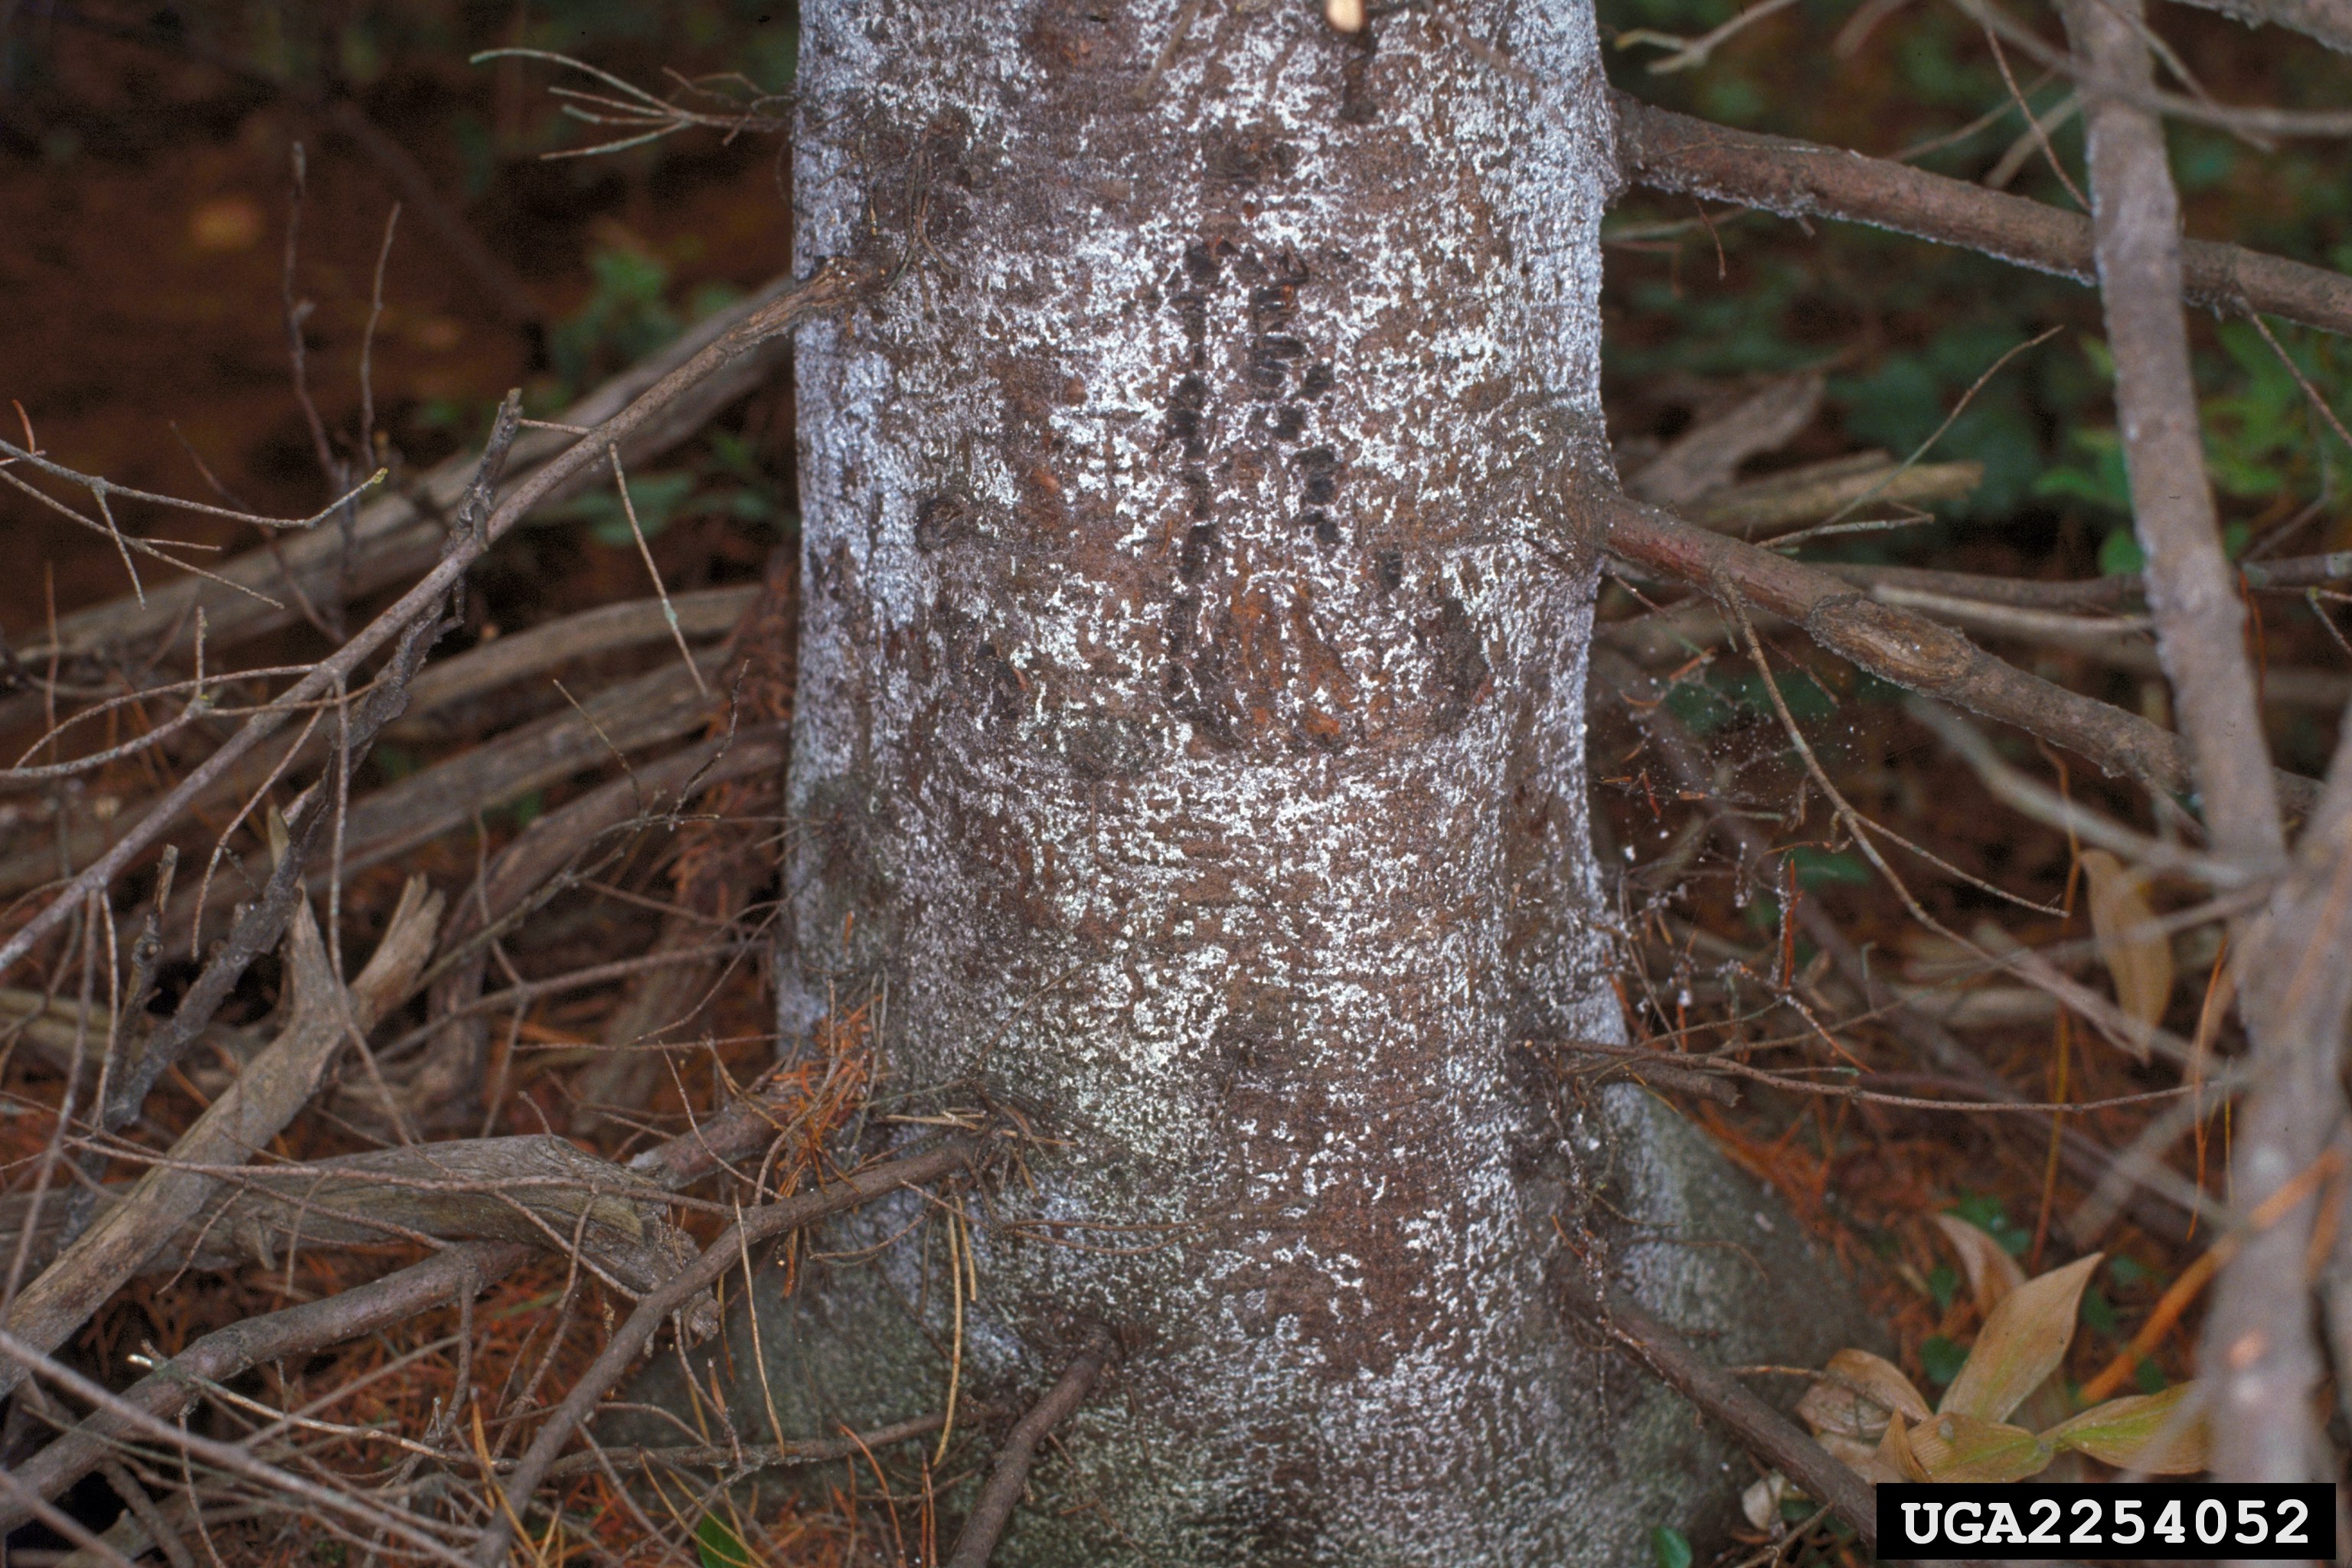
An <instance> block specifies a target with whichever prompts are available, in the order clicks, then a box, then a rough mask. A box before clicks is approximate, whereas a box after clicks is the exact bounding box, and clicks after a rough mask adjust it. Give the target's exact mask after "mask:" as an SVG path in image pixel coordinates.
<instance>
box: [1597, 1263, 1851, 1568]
mask: <svg viewBox="0 0 2352 1568" xmlns="http://www.w3.org/2000/svg"><path fill="white" fill-rule="evenodd" d="M1596 1294H1597V1295H1598V1297H1599V1299H1598V1300H1582V1301H1579V1302H1578V1303H1577V1305H1578V1306H1579V1307H1580V1308H1581V1309H1582V1310H1585V1311H1586V1312H1588V1313H1589V1314H1590V1315H1591V1321H1592V1322H1593V1323H1594V1325H1595V1326H1596V1327H1598V1328H1599V1329H1600V1330H1601V1332H1602V1333H1604V1334H1606V1335H1608V1337H1609V1338H1610V1339H1611V1340H1612V1341H1614V1342H1616V1344H1617V1346H1618V1347H1619V1348H1620V1349H1622V1350H1623V1351H1624V1352H1626V1353H1627V1354H1629V1355H1631V1356H1633V1358H1634V1359H1635V1360H1637V1361H1639V1362H1640V1363H1642V1364H1643V1365H1644V1366H1646V1367H1648V1368H1649V1369H1650V1370H1651V1371H1652V1372H1654V1373H1656V1374H1657V1375H1658V1377H1659V1379H1660V1380H1661V1381H1663V1382H1664V1384H1666V1385H1667V1386H1668V1387H1670V1388H1672V1389H1673V1390H1674V1391H1675V1393H1677V1394H1681V1395H1682V1396H1683V1397H1684V1398H1685V1399H1687V1400H1689V1401H1690V1402H1691V1403H1692V1404H1693V1405H1696V1406H1698V1408H1699V1409H1700V1410H1701V1411H1702V1412H1704V1413H1705V1414H1706V1415H1710V1416H1712V1417H1714V1418H1715V1419H1716V1420H1717V1421H1719V1422H1721V1423H1722V1424H1723V1425H1724V1426H1726V1427H1727V1428H1728V1429H1729V1430H1730V1433H1731V1435H1732V1436H1733V1437H1734V1438H1736V1439H1737V1440H1738V1443H1739V1446H1740V1447H1743V1448H1746V1449H1747V1450H1748V1452H1749V1453H1751V1454H1753V1455H1755V1456H1756V1457H1757V1458H1759V1459H1760V1460H1762V1461H1763V1462H1764V1463H1765V1464H1766V1465H1768V1466H1769V1467H1771V1468H1774V1469H1777V1470H1780V1472H1781V1473H1783V1474H1784V1475H1786V1476H1787V1477H1788V1478H1789V1479H1790V1480H1792V1481H1794V1482H1796V1483H1797V1485H1798V1486H1799V1487H1801V1488H1802V1489H1804V1492H1805V1495H1806V1496H1808V1497H1810V1498H1811V1499H1812V1500H1815V1501H1816V1502H1821V1503H1826V1504H1827V1505H1828V1506H1829V1507H1830V1509H1831V1510H1832V1511H1834V1512H1835V1513H1836V1514H1837V1516H1838V1517H1839V1518H1840V1519H1842V1520H1843V1521H1845V1522H1846V1523H1847V1524H1848V1525H1849V1526H1850V1527H1852V1529H1853V1532H1854V1534H1856V1535H1857V1536H1859V1537H1860V1538H1861V1540H1862V1548H1863V1551H1864V1552H1873V1551H1875V1550H1876V1549H1877V1544H1878V1508H1877V1503H1876V1500H1874V1498H1873V1496H1872V1494H1871V1489H1870V1483H1869V1482H1867V1481H1865V1480H1864V1479H1862V1478H1861V1477H1860V1476H1858V1475H1856V1474H1855V1473H1854V1472H1853V1470H1851V1469H1848V1468H1846V1467H1845V1465H1844V1464H1843V1463H1842V1462H1841V1461H1839V1460H1837V1459H1835V1458H1832V1457H1831V1456H1830V1453H1829V1451H1828V1450H1827V1449H1825V1448H1823V1447H1822V1446H1821V1445H1820V1444H1819V1443H1816V1442H1814V1441H1813V1440H1812V1438H1811V1437H1810V1436H1806V1434H1805V1430H1804V1428H1803V1427H1801V1426H1798V1425H1797V1424H1796V1423H1795V1422H1793V1421H1791V1420H1790V1419H1789V1418H1788V1417H1787V1416H1785V1415H1781V1414H1780V1412H1779V1411H1777V1410H1775V1409H1773V1408H1772V1407H1771V1406H1770V1405H1767V1404H1765V1403H1764V1402H1763V1401H1762V1400H1761V1399H1759V1398H1757V1397H1756V1395H1754V1394H1750V1393H1748V1390H1746V1389H1745V1388H1742V1387H1741V1386H1740V1385H1739V1384H1737V1383H1735V1382H1733V1381H1732V1379H1731V1377H1730V1375H1729V1374H1728V1373H1725V1372H1723V1371H1721V1370H1719V1369H1717V1368H1716V1367H1712V1366H1709V1365H1708V1364H1707V1363H1706V1362H1704V1361H1702V1360H1700V1359H1699V1356H1698V1354H1697V1352H1695V1351H1693V1350H1692V1349H1691V1347H1690V1345H1689V1344H1688V1343H1687V1342H1685V1340H1684V1339H1683V1337H1682V1336H1681V1335H1679V1334H1677V1333H1675V1331H1673V1330H1671V1329H1669V1328H1667V1327H1666V1326H1665V1325H1664V1323H1661V1322H1660V1321H1658V1320H1657V1319H1655V1318H1654V1317H1652V1316H1651V1315H1650V1314H1649V1313H1648V1312H1645V1311H1643V1310H1642V1309H1641V1308H1640V1307H1638V1306H1636V1305H1635V1304H1634V1303H1633V1300H1630V1299H1629V1298H1628V1297H1627V1296H1626V1295H1625V1293H1624V1292H1623V1291H1622V1290H1618V1289H1601V1290H1600V1291H1598V1292H1596Z"/></svg>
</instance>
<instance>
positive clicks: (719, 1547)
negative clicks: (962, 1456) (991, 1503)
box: [694, 1513, 1690, 1568]
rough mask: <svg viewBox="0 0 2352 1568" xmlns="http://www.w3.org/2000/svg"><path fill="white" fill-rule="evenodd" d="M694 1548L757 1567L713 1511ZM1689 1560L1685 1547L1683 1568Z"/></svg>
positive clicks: (712, 1558) (729, 1567)
mask: <svg viewBox="0 0 2352 1568" xmlns="http://www.w3.org/2000/svg"><path fill="white" fill-rule="evenodd" d="M694 1549H695V1551H696V1552H698V1554H699V1555H700V1556H701V1558H702V1568H757V1564H758V1562H759V1559H758V1558H756V1557H753V1556H752V1555H751V1548H750V1547H748V1546H746V1545H744V1544H743V1538H742V1537H741V1536H740V1535H738V1534H736V1533H735V1527H734V1526H732V1525H730V1524H729V1523H728V1522H727V1521H725V1520H723V1519H721V1518H719V1516H718V1515H717V1514H715V1513H706V1514H704V1515H703V1516H702V1522H701V1523H700V1524H698V1525H696V1526H695V1527H694ZM1689 1562H1690V1558H1689V1556H1688V1554H1687V1549H1685V1556H1684V1558H1683V1563H1684V1564H1685V1568H1686V1565H1687V1564H1688V1563H1689Z"/></svg>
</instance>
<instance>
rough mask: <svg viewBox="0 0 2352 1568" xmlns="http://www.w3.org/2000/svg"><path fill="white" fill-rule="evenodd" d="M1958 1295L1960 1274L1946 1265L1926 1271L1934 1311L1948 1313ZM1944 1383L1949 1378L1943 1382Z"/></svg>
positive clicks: (1947, 1379)
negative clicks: (1934, 1305) (1933, 1301)
mask: <svg viewBox="0 0 2352 1568" xmlns="http://www.w3.org/2000/svg"><path fill="white" fill-rule="evenodd" d="M1959 1293H1960V1273H1959V1270H1958V1269H1957V1268H1953V1267H1952V1266H1951V1265H1950V1264H1948V1263H1938V1264H1937V1265H1936V1267H1934V1268H1930V1269H1929V1270H1927V1294H1928V1296H1929V1297H1931V1298H1932V1299H1933V1300H1935V1303H1936V1310H1937V1311H1939V1312H1948V1311H1950V1310H1952V1302H1953V1300H1955V1299H1957V1298H1958V1295H1959ZM1943 1381H1944V1382H1946V1383H1949V1382H1950V1381H1951V1379H1950V1378H1945V1379H1944V1380H1943Z"/></svg>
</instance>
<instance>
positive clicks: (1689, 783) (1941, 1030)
mask: <svg viewBox="0 0 2352 1568" xmlns="http://www.w3.org/2000/svg"><path fill="white" fill-rule="evenodd" d="M1593 669H1594V673H1595V674H1596V675H1597V676H1598V678H1599V679H1600V681H1601V686H1602V688H1603V689H1607V690H1610V691H1612V692H1615V693H1616V694H1617V695H1618V696H1619V697H1620V698H1621V699H1622V700H1624V701H1625V702H1626V704H1627V707H1628V709H1629V710H1630V711H1631V712H1632V714H1633V720H1634V722H1635V723H1637V724H1639V725H1640V726H1641V728H1642V730H1643V732H1644V733H1646V734H1647V735H1648V736H1649V737H1650V740H1651V742H1652V743H1653V744H1654V745H1655V746H1656V747H1657V749H1658V752H1659V754H1660V755H1661V756H1662V757H1663V758H1664V761H1665V763H1666V767H1667V771H1668V773H1669V774H1670V775H1671V776H1672V777H1673V778H1674V780H1675V784H1676V785H1677V787H1679V788H1680V789H1681V790H1682V791H1683V792H1684V793H1685V795H1692V796H1695V797H1696V799H1697V800H1698V802H1699V804H1700V805H1701V807H1702V808H1703V809H1704V810H1705V811H1706V815H1707V822H1708V826H1710V827H1712V828H1713V829H1714V831H1715V832H1716V833H1717V836H1719V837H1721V838H1722V839H1723V840H1724V842H1725V843H1726V845H1727V847H1729V848H1730V849H1731V851H1732V854H1733V856H1734V857H1735V858H1736V859H1737V860H1738V864H1739V865H1740V866H1741V867H1742V868H1746V869H1745V870H1744V871H1743V874H1744V875H1748V876H1751V877H1752V876H1756V875H1758V874H1759V868H1763V867H1765V866H1767V865H1769V860H1770V855H1771V846H1770V845H1769V843H1768V842H1767V841H1766V839H1765V837H1764V835H1763V833H1762V832H1761V831H1760V830H1759V829H1758V827H1757V826H1756V825H1755V824H1754V823H1753V822H1751V821H1749V820H1748V818H1747V817H1745V816H1741V815H1739V814H1738V813H1737V812H1734V811H1729V810H1727V809H1725V807H1724V803H1723V801H1722V800H1721V798H1720V796H1719V795H1718V792H1717V782H1716V779H1715V777H1714V774H1713V773H1712V772H1711V770H1710V769H1709V768H1708V766H1707V764H1706V760H1705V759H1704V758H1703V757H1702V756H1701V754H1700V752H1699V750H1698V747H1697V746H1696V744H1695V743H1694V742H1693V741H1692V739H1691V736H1690V733H1689V731H1686V730H1685V729H1684V728H1683V726H1682V723H1681V721H1679V720H1677V719H1675V716H1674V712H1673V710H1671V709H1669V708H1668V707H1667V706H1666V704H1665V698H1666V695H1667V692H1666V689H1665V688H1664V686H1663V685H1661V684H1660V683H1658V682H1657V681H1655V680H1654V679H1652V678H1651V677H1650V676H1649V675H1647V674H1646V673H1644V672H1643V670H1641V669H1639V668H1635V667H1634V666H1633V665H1632V664H1630V663H1628V662H1627V661H1626V660H1624V659H1622V658H1619V657H1617V656H1616V655H1614V654H1612V653H1611V652H1610V651H1609V650H1608V649H1606V648H1603V647H1596V648H1595V649H1594V650H1593ZM1796 909H1797V921H1798V924H1799V925H1800V926H1801V928H1802V929H1803V931H1804V933H1805V935H1806V936H1807V937H1808V938H1810V939H1811V941H1812V942H1813V944H1814V945H1815V946H1816V947H1817V948H1819V949H1820V950H1821V951H1822V952H1825V953H1827V954H1828V955H1829V958H1830V963H1831V966H1832V968H1833V969H1835V970H1836V972H1837V973H1838V976H1839V978H1840V979H1842V980H1843V982H1844V983H1845V985H1846V987H1847V989H1848V990H1850V991H1851V992H1852V993H1853V997H1854V999H1855V1000H1856V1001H1857V1002H1858V1003H1859V1004H1860V1005H1862V1006H1863V1007H1864V1008H1867V1009H1870V1010H1872V1012H1873V1014H1874V1016H1877V1017H1880V1018H1883V1019H1884V1020H1885V1022H1886V1024H1887V1025H1888V1026H1889V1027H1891V1028H1893V1029H1894V1030H1895V1033H1896V1034H1898V1035H1900V1036H1901V1037H1903V1039H1904V1040H1905V1041H1906V1043H1907V1044H1908V1045H1909V1046H1910V1047H1911V1048H1912V1049H1913V1050H1914V1051H1915V1052H1916V1053H1917V1056H1918V1058H1919V1059H1920V1060H1921V1061H1923V1062H1925V1063H1927V1065H1929V1066H1931V1067H1933V1068H1936V1069H1937V1071H1938V1072H1941V1073H1944V1074H1946V1075H1948V1076H1949V1077H1951V1078H1953V1079H1957V1080H1958V1081H1959V1082H1961V1083H1963V1084H1966V1085H1967V1086H1969V1089H1971V1090H1973V1091H1974V1092H1975V1093H1977V1094H1979V1095H1981V1096H1983V1097H1984V1098H1985V1099H1987V1100H2009V1101H2011V1102H2012V1103H2015V1102H2019V1101H2022V1100H2024V1099H2025V1098H2026V1097H2025V1096H2024V1095H2023V1094H2022V1093H2021V1092H2019V1091H2018V1089H2015V1088H2014V1087H2012V1086H2011V1084H2010V1082H2009V1080H2008V1079H2004V1078H2002V1077H2001V1076H2000V1074H1999V1073H1997V1072H1995V1071H1994V1070H1993V1069H1992V1068H1990V1067H1988V1066H1986V1065H1985V1062H1984V1060H1983V1058H1980V1057H1979V1056H1978V1055H1977V1054H1976V1052H1975V1051H1973V1050H1971V1049H1970V1048H1969V1046H1968V1044H1967V1043H1966V1042H1965V1041H1963V1040H1961V1039H1960V1038H1958V1037H1957V1036H1955V1035H1954V1034H1953V1033H1952V1032H1951V1031H1950V1030H1949V1029H1948V1028H1947V1027H1946V1026H1944V1025H1943V1024H1942V1023H1941V1022H1940V1021H1938V1020H1937V1018H1936V1017H1935V1016H1932V1015H1931V1014H1930V1013H1929V1012H1928V1010H1927V1008H1926V1007H1925V1006H1924V1005H1920V1004H1919V1003H1917V1002H1915V1001H1910V1000H1907V999H1906V998H1904V997H1903V996H1901V995H1900V994H1890V993H1889V991H1888V990H1887V987H1886V985H1885V982H1883V981H1882V980H1880V979H1879V978H1878V977H1877V976H1875V975H1874V974H1873V973H1871V970H1870V964H1869V961H1868V960H1867V959H1866V958H1864V955H1863V953H1862V952H1861V950H1860V949H1858V948H1856V947H1855V946H1854V944H1853V940H1852V939H1851V938H1849V937H1848V936H1847V935H1846V934H1845V931H1843V928H1841V927H1840V926H1839V924H1838V922H1837V921H1836V920H1835V919H1834V918H1832V916H1831V914H1830V912H1829V911H1828V910H1826V909H1824V908H1823V907H1822V903H1821V901H1820V900H1817V899H1801V900H1798V901H1797V907H1796ZM2059 1151H2060V1158H2061V1159H2062V1160H2063V1162H2064V1163H2065V1165H2066V1168H2067V1169H2068V1171H2070V1172H2071V1173H2074V1176H2075V1177H2076V1179H2077V1180H2079V1181H2081V1182H2083V1183H2084V1184H2085V1185H2094V1184H2096V1183H2098V1182H2099V1181H2100V1180H2101V1179H2103V1178H2104V1177H2105V1175H2106V1173H2107V1172H2108V1170H2109V1168H2110V1167H2111V1166H2112V1165H2113V1164H2114V1163H2115V1156H2114V1154H2113V1153H2112V1152H2110V1151H2108V1150H2107V1149H2106V1148H2105V1146H2104V1145H2102V1144H2100V1143H2098V1142H2095V1141H2094V1140H2093V1139H2091V1138H2089V1137H2087V1136H2085V1135H2084V1133H2083V1132H2082V1131H2080V1130H2079V1129H2076V1128H2072V1127H2069V1128H2065V1129H2064V1130H2063V1131H2062V1133H2061V1135H2060V1144H2059ZM2201 1198H2202V1194H2199V1193H2197V1192H2196V1191H2195V1190H2194V1189H2193V1188H2190V1187H2189V1184H2188V1183H2187V1182H2185V1181H2182V1180H2180V1179H2179V1178H2178V1177H2174V1176H2172V1175H2171V1173H2169V1172H2158V1173H2151V1175H2150V1178H2149V1190H2148V1191H2147V1193H2145V1194H2141V1195H2140V1196H2138V1197H2137V1198H2135V1200H2134V1203H2133V1208H2132V1217H2133V1219H2134V1220H2135V1221H2136V1222H2137V1223H2138V1224H2139V1225H2140V1226H2143V1227H2144V1228H2145V1229H2147V1231H2148V1232H2149V1233H2150V1234H2151V1235H2155V1236H2161V1237H2166V1238H2168V1240H2171V1241H2174V1242H2179V1241H2180V1240H2182V1239H2184V1238H2185V1237H2187V1235H2188V1234H2189V1226H2188V1221H2187V1216H2188V1215H2190V1214H2193V1213H2194V1212H2196V1209H2197V1207H2198V1205H2199V1204H2200V1200H2201ZM2158 1200H2161V1201H2158Z"/></svg>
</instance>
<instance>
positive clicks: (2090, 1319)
mask: <svg viewBox="0 0 2352 1568" xmlns="http://www.w3.org/2000/svg"><path fill="white" fill-rule="evenodd" d="M2083 1321H2084V1322H2086V1323H2088V1324H2090V1325H2091V1327H2093V1328H2095V1329H2096V1330H2098V1331H2099V1332H2101V1333H2103V1334H2105V1335H2107V1336H2108V1337H2109V1338H2113V1337H2114V1336H2115V1335H2116V1333H2118V1332H2120V1331H2121V1330H2122V1328H2123V1324H2122V1323H2121V1322H2119V1321H2117V1320H2116V1308H2115V1303H2114V1302H2112V1301H2110V1300H2107V1297H2106V1292H2105V1291H2104V1290H2101V1289H2099V1288H2098V1287H2097V1286H2096V1285H2094V1286H2092V1287H2091V1288H2090V1289H2087V1290H2085V1291H2084V1292H2083Z"/></svg>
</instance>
